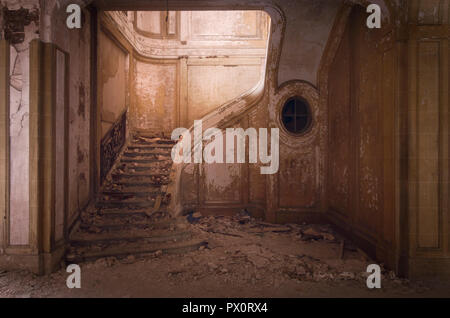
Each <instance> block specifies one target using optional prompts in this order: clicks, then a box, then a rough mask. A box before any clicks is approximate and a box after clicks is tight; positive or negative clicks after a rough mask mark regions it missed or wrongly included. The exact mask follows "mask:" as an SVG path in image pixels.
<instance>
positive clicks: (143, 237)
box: [70, 231, 192, 246]
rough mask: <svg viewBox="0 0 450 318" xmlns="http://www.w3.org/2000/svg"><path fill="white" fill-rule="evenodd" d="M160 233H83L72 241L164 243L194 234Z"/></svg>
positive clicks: (183, 238) (86, 244)
mask: <svg viewBox="0 0 450 318" xmlns="http://www.w3.org/2000/svg"><path fill="white" fill-rule="evenodd" d="M165 232H166V234H161V233H160V234H159V235H158V233H152V234H150V233H142V234H134V235H122V234H121V232H115V233H112V234H110V233H106V234H103V235H102V234H83V235H82V236H80V237H78V238H77V237H74V238H72V239H71V240H70V243H71V244H72V245H74V246H89V245H93V244H114V243H117V242H138V241H140V242H143V243H145V242H147V243H162V242H168V241H180V240H189V239H190V238H191V236H192V233H190V232H175V233H167V231H165ZM114 234H115V235H114Z"/></svg>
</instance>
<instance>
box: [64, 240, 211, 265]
mask: <svg viewBox="0 0 450 318" xmlns="http://www.w3.org/2000/svg"><path fill="white" fill-rule="evenodd" d="M207 244H208V243H207V242H206V241H205V240H202V239H198V238H192V239H190V240H187V241H180V242H171V243H168V242H163V243H153V242H149V243H142V242H133V243H124V244H121V245H119V246H112V247H107V248H101V250H99V251H95V250H94V249H92V248H86V249H84V250H81V251H80V252H79V253H76V254H75V255H73V256H72V257H68V260H70V261H87V260H94V259H97V258H103V257H109V256H114V257H125V256H127V255H142V254H151V253H154V252H157V251H162V252H163V253H184V252H188V251H194V250H197V249H198V248H199V247H200V246H206V245H207Z"/></svg>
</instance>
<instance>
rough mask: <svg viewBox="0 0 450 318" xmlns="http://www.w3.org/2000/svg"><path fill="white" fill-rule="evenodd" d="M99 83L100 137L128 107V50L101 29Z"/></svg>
mask: <svg viewBox="0 0 450 318" xmlns="http://www.w3.org/2000/svg"><path fill="white" fill-rule="evenodd" d="M98 59H99V83H98V88H99V89H98V96H97V102H98V106H99V111H100V116H101V137H102V138H103V137H104V136H105V135H106V133H107V132H108V131H109V130H110V129H111V127H112V126H113V125H114V123H115V122H116V121H117V120H118V119H119V117H120V115H122V114H123V112H124V111H126V110H127V109H128V106H129V105H128V99H129V96H128V94H129V82H128V70H129V66H128V63H129V57H128V51H126V50H125V49H124V48H122V47H121V46H120V45H119V44H117V43H116V42H115V41H114V40H113V38H111V36H108V35H107V34H106V33H105V32H104V31H103V30H100V31H99V33H98Z"/></svg>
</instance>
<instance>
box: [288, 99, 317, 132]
mask: <svg viewBox="0 0 450 318" xmlns="http://www.w3.org/2000/svg"><path fill="white" fill-rule="evenodd" d="M281 121H282V122H283V125H284V128H286V130H287V131H289V132H290V133H292V134H295V135H300V134H303V133H304V132H306V131H307V130H308V129H309V127H310V126H311V110H310V108H309V104H308V102H307V101H306V100H305V99H303V98H300V97H291V98H289V99H288V100H287V101H286V102H285V103H284V106H283V109H282V111H281Z"/></svg>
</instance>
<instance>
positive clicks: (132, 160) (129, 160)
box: [120, 157, 172, 164]
mask: <svg viewBox="0 0 450 318" xmlns="http://www.w3.org/2000/svg"><path fill="white" fill-rule="evenodd" d="M120 162H121V163H137V164H139V163H158V162H159V163H166V162H167V163H168V162H170V163H172V158H171V157H168V158H167V159H164V160H158V159H149V158H137V157H136V158H134V157H129V158H121V159H120Z"/></svg>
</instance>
